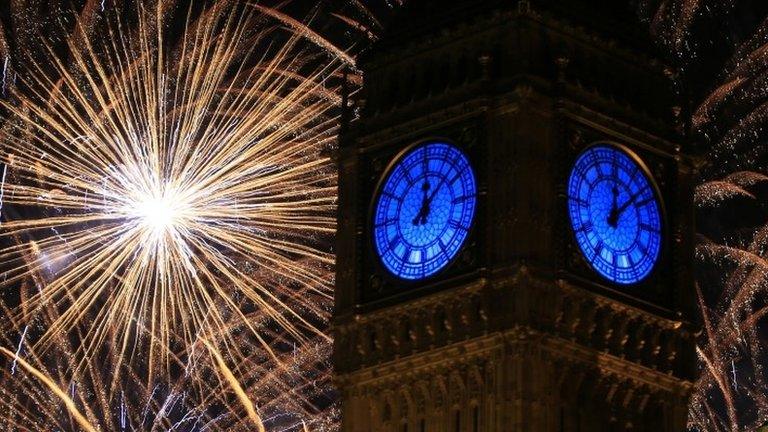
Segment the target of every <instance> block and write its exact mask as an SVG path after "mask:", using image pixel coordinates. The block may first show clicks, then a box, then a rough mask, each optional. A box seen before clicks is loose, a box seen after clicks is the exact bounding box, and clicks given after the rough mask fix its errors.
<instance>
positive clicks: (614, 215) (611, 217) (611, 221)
mask: <svg viewBox="0 0 768 432" xmlns="http://www.w3.org/2000/svg"><path fill="white" fill-rule="evenodd" d="M611 192H612V193H613V200H612V202H611V211H610V213H608V225H610V226H612V227H614V228H616V223H617V222H618V221H619V213H618V211H617V207H618V203H617V201H618V198H619V188H618V187H616V185H613V188H612V189H611Z"/></svg>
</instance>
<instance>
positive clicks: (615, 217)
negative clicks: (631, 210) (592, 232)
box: [608, 189, 645, 227]
mask: <svg viewBox="0 0 768 432" xmlns="http://www.w3.org/2000/svg"><path fill="white" fill-rule="evenodd" d="M644 190H645V189H640V190H639V191H637V192H635V193H633V194H632V195H631V196H630V197H629V199H627V201H626V202H624V204H622V205H621V206H620V207H619V208H617V209H616V210H615V211H611V215H610V216H609V218H608V223H609V224H610V225H611V226H613V227H615V226H616V224H617V223H618V222H619V217H621V214H622V213H624V210H626V209H627V207H629V206H630V205H631V204H632V203H634V202H635V200H636V199H637V197H639V196H640V194H642V193H643V191H644Z"/></svg>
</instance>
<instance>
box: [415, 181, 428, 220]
mask: <svg viewBox="0 0 768 432" xmlns="http://www.w3.org/2000/svg"><path fill="white" fill-rule="evenodd" d="M421 190H422V191H423V192H424V195H423V197H422V199H421V208H419V212H418V213H416V216H415V217H414V218H413V221H412V222H413V224H414V225H423V224H425V223H427V215H428V214H429V202H430V199H429V197H428V196H427V192H428V191H429V182H428V181H427V180H424V184H423V185H422V186H421Z"/></svg>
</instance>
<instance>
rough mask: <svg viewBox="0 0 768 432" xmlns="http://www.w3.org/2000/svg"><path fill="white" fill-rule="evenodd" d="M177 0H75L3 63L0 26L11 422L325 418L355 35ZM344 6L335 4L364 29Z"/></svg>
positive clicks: (235, 5)
mask: <svg viewBox="0 0 768 432" xmlns="http://www.w3.org/2000/svg"><path fill="white" fill-rule="evenodd" d="M177 3H179V4H177ZM181 3H182V2H174V1H157V2H136V3H135V5H133V6H130V7H128V6H123V7H117V6H114V5H112V6H110V5H105V4H104V2H97V1H96V2H95V1H88V2H86V5H85V6H84V7H83V9H82V10H81V11H80V12H79V13H72V11H70V12H69V13H64V14H62V16H63V18H62V19H61V20H60V21H58V22H56V23H55V25H56V26H58V27H59V28H60V29H62V30H61V31H60V33H62V34H65V35H66V36H64V37H61V38H53V37H46V38H40V39H35V37H34V36H30V34H29V32H26V31H21V29H17V33H19V40H20V41H21V40H22V39H23V40H26V41H27V42H29V41H32V42H34V44H35V45H34V46H35V47H36V48H35V49H19V50H18V52H16V53H15V54H16V55H17V57H19V58H18V59H16V61H14V62H10V64H9V59H10V58H11V57H10V56H11V48H10V47H11V44H9V43H8V41H6V40H5V39H0V55H2V57H3V58H4V59H5V65H4V67H3V75H2V77H1V80H2V84H3V89H2V91H3V94H4V95H6V99H4V100H3V101H2V110H3V111H4V124H3V128H2V131H1V133H0V161H1V162H2V163H3V166H2V168H3V172H2V176H3V179H2V180H3V181H2V188H1V189H0V197H2V198H0V203H2V204H0V205H2V207H0V208H2V209H3V219H4V220H3V222H2V225H0V241H2V242H3V249H2V250H0V262H2V263H3V265H2V274H0V287H1V288H2V290H3V292H4V296H3V302H2V308H3V318H2V320H0V326H1V329H0V333H2V334H3V337H2V339H0V343H1V344H0V348H2V350H1V353H2V355H1V356H0V357H2V358H4V359H5V360H4V361H0V365H2V366H5V367H4V368H3V369H2V373H1V374H0V380H2V383H3V386H2V392H3V398H2V399H3V401H2V402H0V408H2V409H3V410H4V412H3V415H2V420H0V424H2V425H4V429H9V430H17V429H21V430H24V429H34V430H49V429H51V430H52V429H53V428H55V429H62V430H74V429H77V428H82V429H84V430H136V429H142V430H176V429H177V428H180V429H179V430H204V429H205V430H208V429H214V430H241V429H242V430H253V428H254V427H258V429H259V430H261V429H263V428H264V427H265V426H266V427H270V428H272V429H277V430H280V429H302V428H314V429H318V428H319V429H322V428H324V427H326V426H327V427H330V425H332V424H333V417H334V414H333V410H329V409H328V408H329V407H330V406H332V403H331V402H332V395H331V392H332V390H331V389H330V382H329V374H328V370H329V366H328V364H327V356H328V353H329V343H330V340H329V338H328V336H326V327H327V323H328V318H329V313H330V308H331V304H332V284H333V264H334V259H333V256H332V254H331V253H330V252H329V251H328V250H329V248H328V247H327V245H328V244H329V241H330V239H331V236H332V235H333V233H334V230H335V215H334V210H335V172H334V167H333V164H332V163H331V161H330V159H329V154H330V150H331V149H332V147H333V145H334V141H335V133H336V127H337V126H336V125H337V123H338V122H337V118H336V115H337V112H338V106H339V102H340V97H339V96H338V94H339V91H338V90H339V88H338V85H339V84H338V83H339V78H340V77H341V76H342V75H343V74H342V73H341V70H342V68H348V67H349V66H350V65H351V63H352V61H353V60H352V57H351V56H350V55H349V54H347V52H346V51H345V50H344V49H342V48H338V47H337V45H336V44H334V43H333V42H331V41H329V40H326V39H325V38H323V37H322V36H321V35H320V33H318V32H316V31H313V30H311V29H310V28H309V27H308V26H307V25H305V24H302V23H301V22H300V21H297V20H295V19H293V18H291V17H290V16H289V15H288V14H287V13H285V12H281V11H279V10H277V9H271V8H268V7H265V6H263V5H257V4H250V3H245V2H237V1H218V2H210V3H199V2H188V3H187V2H183V4H181ZM353 6H354V8H355V10H357V11H358V12H360V13H362V18H361V19H359V20H356V19H354V18H352V17H351V16H350V15H345V14H343V13H341V12H340V11H336V12H335V13H334V14H333V15H332V16H333V17H335V18H336V19H337V21H339V22H341V23H343V24H344V25H347V26H349V27H350V28H352V29H353V30H355V31H359V30H360V29H363V30H364V34H365V35H368V37H371V35H372V30H371V28H370V26H371V25H374V26H375V25H377V23H376V21H375V19H373V17H372V15H371V14H370V13H369V12H368V11H367V10H365V9H364V8H362V7H361V6H360V5H359V4H355V5H353ZM315 12H317V11H315ZM15 13H16V14H17V15H19V16H28V15H29V13H30V12H29V11H24V14H22V13H21V12H19V11H15ZM25 14H26V15H25ZM14 16H15V15H14ZM171 17H175V18H176V19H175V20H172V19H171ZM179 17H181V19H180V20H179V19H178V18H179ZM20 21H23V20H20ZM179 22H181V23H183V26H181V28H179V25H178V23H179ZM366 23H367V24H366ZM38 30H39V29H38ZM2 34H3V32H0V35H2ZM94 34H99V35H100V37H98V38H95V37H92V36H93V35H94ZM22 375H23V376H26V377H29V379H25V380H20V379H18V377H19V376H22ZM62 413H66V414H67V415H66V416H64V417H63V418H66V419H67V420H62V416H61V414H62ZM192 425H194V426H192ZM41 428H42V429H41Z"/></svg>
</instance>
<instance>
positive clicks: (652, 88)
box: [334, 0, 696, 432]
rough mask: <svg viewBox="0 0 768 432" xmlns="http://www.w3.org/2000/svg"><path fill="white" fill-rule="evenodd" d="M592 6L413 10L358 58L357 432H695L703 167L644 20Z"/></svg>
mask: <svg viewBox="0 0 768 432" xmlns="http://www.w3.org/2000/svg"><path fill="white" fill-rule="evenodd" d="M549 3H552V4H549ZM557 3H569V4H570V6H562V5H557ZM580 3H584V2H583V1H579V2H546V1H543V2H536V1H531V2H528V1H521V2H519V3H518V2H502V1H477V2H463V1H442V2H438V1H431V0H423V1H415V2H413V4H411V5H408V6H406V7H405V8H404V9H403V11H402V12H401V15H400V16H398V17H397V18H396V19H395V20H394V21H393V24H392V26H391V29H390V31H389V33H388V35H385V37H384V38H383V40H382V41H381V42H380V43H379V44H378V45H377V46H376V47H375V48H374V49H373V50H372V51H371V52H370V53H369V54H368V56H367V57H366V58H365V59H363V61H362V62H361V68H362V70H363V72H364V76H365V82H364V85H363V89H362V91H361V93H360V94H358V95H356V97H355V98H354V99H355V106H354V110H355V113H356V117H358V118H356V119H355V120H354V121H349V122H347V123H348V124H345V127H344V130H343V133H342V137H341V143H340V148H339V154H338V163H339V221H338V222H339V228H338V237H337V247H336V253H337V257H338V258H337V259H338V261H337V280H336V283H337V293H336V296H337V298H336V311H335V318H334V336H335V352H334V363H335V368H336V374H337V377H338V379H337V384H338V387H339V391H340V393H341V398H342V430H344V431H350V432H358V431H359V432H364V431H402V432H408V431H415V432H425V431H430V432H431V431H435V432H442V431H445V432H454V431H455V432H459V431H472V432H475V431H602V430H638V431H646V430H654V431H680V430H684V428H685V423H686V416H687V399H688V394H689V393H690V390H691V385H692V380H693V379H694V374H695V356H694V348H693V347H694V333H695V331H696V326H695V324H694V322H695V320H696V318H695V317H696V302H695V293H694V286H693V269H692V265H693V264H692V262H693V258H692V251H693V232H694V231H693V206H692V195H693V193H692V188H693V184H694V167H695V165H696V159H695V158H694V157H693V156H692V155H691V154H690V151H689V150H688V148H687V147H686V146H685V145H683V144H681V141H680V138H679V136H678V133H677V132H676V131H675V127H674V125H675V119H674V117H673V112H675V111H676V110H675V109H674V108H673V105H674V103H673V98H672V97H671V94H670V89H669V86H668V79H667V78H666V77H665V75H664V68H663V65H662V63H660V62H659V61H657V60H655V59H654V58H652V56H651V54H650V53H652V52H653V50H652V49H650V48H649V47H648V46H646V45H644V44H643V43H642V42H638V40H644V36H638V35H639V34H640V33H639V32H640V30H639V27H640V26H639V25H638V24H635V23H634V22H633V21H632V19H631V17H627V18H625V17H624V15H622V14H621V13H619V12H621V11H615V10H612V8H614V7H608V8H607V9H608V10H597V9H596V8H592V9H590V8H585V7H584V5H583V4H580ZM617 3H618V2H617ZM616 8H617V7H616ZM587 15H589V16H587ZM594 23H599V24H600V25H599V26H598V25H596V24H594ZM619 30H620V31H619ZM633 31H635V32H638V33H637V34H634V33H632V32H633ZM677 111H679V110H677ZM349 117H352V116H351V114H350V115H348V116H347V119H349Z"/></svg>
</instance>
